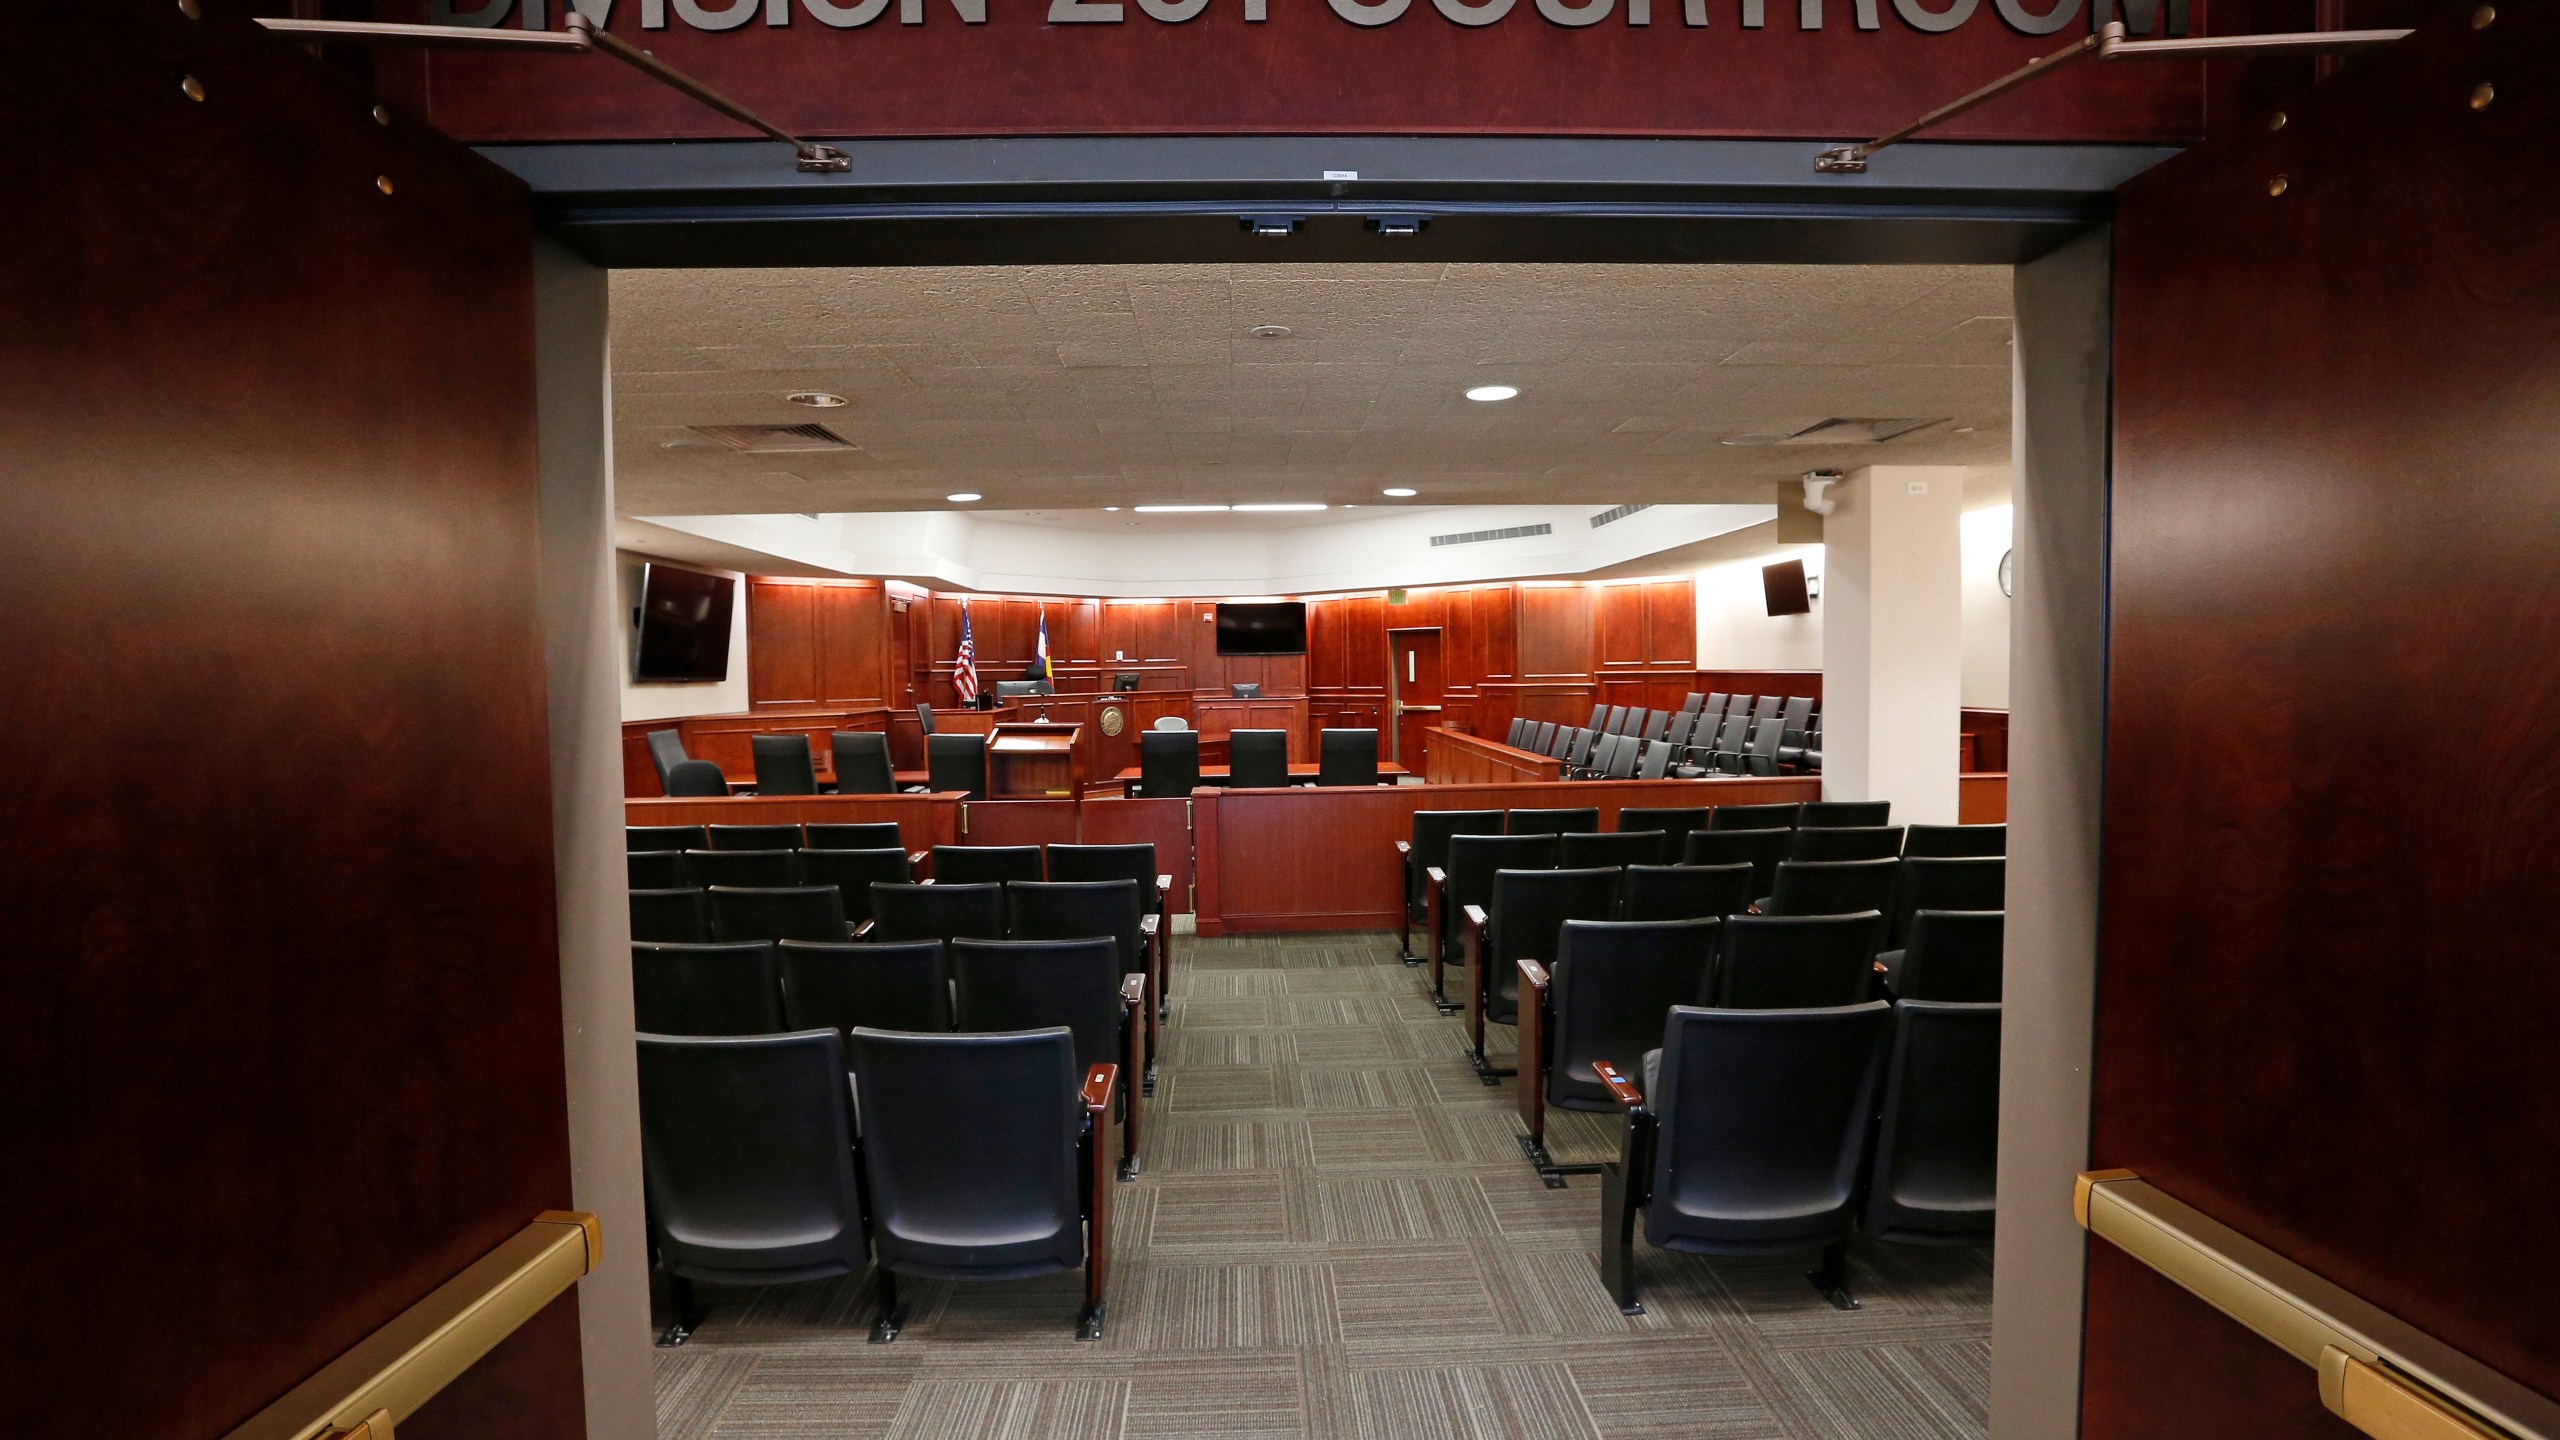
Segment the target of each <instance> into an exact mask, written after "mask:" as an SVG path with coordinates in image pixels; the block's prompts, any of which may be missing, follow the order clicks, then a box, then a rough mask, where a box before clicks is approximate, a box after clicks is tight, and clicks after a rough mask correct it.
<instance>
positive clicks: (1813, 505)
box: [1804, 470, 1840, 515]
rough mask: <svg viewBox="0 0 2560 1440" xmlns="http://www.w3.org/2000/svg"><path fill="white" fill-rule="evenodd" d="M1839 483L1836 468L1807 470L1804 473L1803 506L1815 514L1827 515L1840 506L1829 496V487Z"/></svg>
mask: <svg viewBox="0 0 2560 1440" xmlns="http://www.w3.org/2000/svg"><path fill="white" fill-rule="evenodd" d="M1839 483H1840V472H1839V471H1837V470H1808V471H1806V472H1805V473H1804V508H1806V509H1807V510H1810V511H1812V512H1813V513H1814V514H1816V515H1828V514H1830V513H1831V512H1832V511H1834V510H1836V509H1838V508H1840V502H1839V501H1837V500H1834V499H1832V498H1831V495H1830V490H1831V487H1832V486H1834V485H1837V484H1839Z"/></svg>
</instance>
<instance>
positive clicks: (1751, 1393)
mask: <svg viewBox="0 0 2560 1440" xmlns="http://www.w3.org/2000/svg"><path fill="white" fill-rule="evenodd" d="M1424 973H1427V972H1422V971H1416V970H1410V969H1407V968H1406V967H1405V966H1403V965H1402V964H1400V963H1398V962H1397V960H1396V958H1395V953H1394V942H1393V939H1392V937H1389V936H1386V935H1383V934H1381V935H1368V934H1361V935H1320V936H1249V937H1238V938H1229V939H1220V940H1197V939H1192V938H1190V937H1184V938H1183V939H1182V940H1181V941H1180V942H1179V945H1178V953H1177V963H1176V983H1175V987H1174V989H1175V995H1174V1019H1173V1024H1172V1025H1171V1026H1170V1027H1169V1028H1168V1030H1167V1032H1166V1045H1167V1052H1166V1054H1165V1056H1164V1065H1163V1072H1162V1083H1161V1084H1160V1085H1159V1087H1158V1089H1157V1093H1156V1098H1155V1102H1154V1109H1153V1110H1152V1111H1151V1125H1150V1128H1149V1130H1148V1133H1147V1135H1146V1140H1145V1158H1146V1164H1145V1173H1144V1174H1142V1175H1141V1176H1140V1177H1139V1178H1138V1180H1137V1181H1136V1182H1135V1183H1133V1184H1129V1185H1124V1186H1121V1187H1120V1190H1119V1193H1118V1195H1117V1197H1116V1199H1117V1203H1118V1207H1119V1209H1118V1230H1117V1234H1118V1241H1119V1261H1118V1266H1119V1268H1118V1272H1117V1274H1116V1276H1115V1277H1114V1280H1113V1284H1112V1291H1111V1297H1110V1306H1111V1309H1110V1328H1109V1333H1108V1335H1107V1336H1106V1338H1105V1339H1104V1340H1103V1341H1101V1342H1100V1343H1098V1344H1091V1345H1080V1344H1078V1343H1076V1341H1075V1339H1074V1333H1073V1331H1074V1319H1075V1314H1076V1309H1077V1305H1078V1302H1079V1299H1080V1285H1081V1281H1080V1278H1079V1277H1078V1276H1076V1275H1073V1274H1067V1275H1060V1276H1055V1277H1052V1278H1049V1279H1045V1280H1039V1281H1030V1282H1019V1283H1013V1284H997V1285H966V1286H957V1285H948V1284H936V1283H931V1282H921V1281H919V1282H910V1284H909V1285H907V1286H906V1287H905V1290H906V1293H907V1295H908V1296H909V1297H910V1298H911V1299H912V1301H913V1304H914V1316H913V1319H912V1321H911V1323H910V1324H909V1326H908V1328H907V1330H906V1332H905V1333H904V1335H903V1336H902V1337H901V1338H900V1339H899V1340H898V1342H897V1343H896V1344H894V1345H888V1346H873V1345H869V1344H866V1343H864V1342H865V1338H866V1334H867V1326H868V1323H869V1320H870V1318H871V1314H872V1301H871V1289H870V1284H869V1280H868V1277H863V1278H857V1279H848V1280H843V1281H838V1282H833V1283H829V1284H821V1285H808V1286H799V1287H787V1288H781V1289H775V1290H769V1291H764V1292H752V1291H737V1292H723V1291H717V1290H709V1289H706V1290H705V1291H704V1292H703V1296H704V1298H705V1299H706V1300H707V1301H709V1302H710V1305H711V1311H710V1315H709V1318H708V1319H707V1321H706V1322H705V1323H704V1325H703V1326H702V1328H701V1330H700V1331H699V1332H698V1333H697V1334H696V1335H695V1337H694V1338H693V1339H692V1341H690V1342H689V1343H687V1344H686V1345H684V1346H683V1347H682V1348H680V1349H675V1350H661V1351H659V1352H658V1372H657V1373H658V1418H659V1434H660V1435H661V1436H662V1437H665V1440H705V1437H719V1440H730V1437H738V1440H744V1437H783V1436H791V1437H802V1436H806V1437H818V1436H824V1437H829V1440H839V1437H842V1440H851V1437H871V1436H893V1437H897V1440H925V1437H933V1440H1076V1437H1098V1440H1099V1437H1122V1436H1125V1437H1131V1440H1136V1437H1156V1436H1204V1437H1205V1436H1217V1437H1221V1440H1263V1437H1269V1440H1281V1437H1290V1440H1295V1437H1300V1436H1306V1437H1327V1440H1347V1437H1354V1436H1377V1437H1395V1440H1438V1437H1467V1440H1495V1437H1503V1440H1511V1437H1519V1440H1548V1437H1576V1440H1586V1437H1606V1440H1636V1437H1662V1440H1671V1437H1695V1436H1712V1437H1802V1440H1816V1437H1819V1440H1848V1437H1855V1440H1899V1437H1940V1436H1979V1435H1981V1434H1983V1433H1984V1428H1985V1420H1984V1397H1985V1395H1986V1394H1987V1392H1988V1389H1989V1383H1990V1323H1991V1318H1990V1306H1991V1257H1990V1254H1989V1252H1987V1251H1934V1250H1914V1249H1905V1248H1899V1247H1888V1246H1878V1245H1869V1244H1863V1243H1862V1244H1861V1245H1860V1246H1859V1247H1858V1248H1857V1250H1856V1252H1855V1255H1854V1261H1855V1264H1854V1272H1853V1275H1854V1278H1853V1284H1854V1287H1855V1289H1856V1290H1857V1292H1858V1294H1859V1296H1860V1298H1861V1299H1862V1300H1863V1301H1864V1302H1865V1308H1864V1309H1862V1310H1859V1311H1857V1312H1854V1313H1842V1312H1839V1311H1835V1310H1833V1309H1832V1308H1831V1307H1830V1306H1829V1305H1828V1304H1826V1303H1825V1302H1824V1301H1823V1300H1822V1298H1821V1297H1820V1296H1818V1295H1816V1294H1815V1293H1814V1292H1813V1290H1812V1288H1811V1287H1810V1286H1808V1285H1807V1284H1806V1283H1805V1281H1804V1279H1803V1272H1804V1271H1805V1269H1806V1268H1807V1267H1808V1266H1809V1265H1810V1263H1811V1257H1789V1258H1785V1259H1781V1260H1775V1261H1765V1262H1763V1261H1749V1262H1744V1261H1718V1262H1714V1263H1712V1264H1710V1263H1709V1262H1706V1261H1703V1260H1700V1259H1697V1258H1695V1257H1690V1256H1675V1255H1671V1254H1667V1253H1664V1252H1661V1251H1655V1250H1650V1249H1644V1248H1642V1247H1639V1250H1638V1263H1639V1266H1640V1274H1641V1276H1642V1283H1643V1286H1644V1291H1645V1300H1646V1304H1647V1306H1648V1308H1649V1311H1650V1313H1649V1314H1647V1315H1645V1316H1643V1317H1641V1318H1638V1319H1633V1320H1629V1319H1625V1318H1623V1317H1621V1316H1620V1315H1619V1314H1618V1312H1617V1309H1616V1307H1615V1306H1613V1305H1611V1304H1610V1303H1609V1299H1608V1296H1607V1294H1606V1293H1605V1292H1604V1291H1603V1290H1602V1288H1601V1285H1600V1280H1599V1275H1598V1272H1597V1269H1596V1267H1595V1261H1594V1256H1595V1253H1596V1247H1597V1244H1598V1232H1599V1205H1600V1185H1599V1180H1598V1178H1597V1177H1596V1176H1577V1177H1575V1178H1574V1179H1573V1180H1572V1182H1571V1188H1569V1189H1564V1190H1550V1189H1547V1188H1546V1187H1545V1186H1544V1185H1542V1184H1540V1183H1539V1180H1538V1178H1537V1176H1536V1175H1535V1174H1534V1173H1533V1172H1532V1171H1531V1170H1530V1169H1529V1166H1528V1164H1527V1162H1526V1161H1524V1160H1523V1159H1522V1158H1521V1155H1520V1151H1519V1147H1518V1144H1517V1142H1516V1140H1515V1139H1514V1137H1515V1136H1516V1135H1517V1134H1518V1132H1519V1122H1518V1120H1517V1118H1516V1116H1515V1115H1514V1114H1513V1111H1512V1098H1511V1088H1510V1087H1511V1085H1512V1083H1513V1082H1511V1081H1508V1080H1506V1081H1504V1082H1503V1083H1502V1085H1501V1086H1500V1087H1499V1088H1488V1087H1486V1086H1485V1085H1483V1084H1482V1083H1481V1082H1479V1081H1478V1080H1477V1079H1476V1077H1475V1074H1474V1072H1473V1071H1471V1070H1470V1069H1469V1068H1468V1067H1467V1064H1466V1062H1465V1061H1464V1060H1463V1059H1461V1058H1459V1056H1460V1047H1461V1045H1462V1044H1463V1031H1462V1029H1461V1022H1460V1021H1457V1020H1448V1019H1441V1018H1440V1017H1438V1016H1437V1015H1435V1014H1434V1013H1433V1011H1432V1009H1431V1006H1430V1005H1429V1004H1428V1002H1426V1001H1425V1000H1424V999H1423V998H1422V994H1421V982H1420V980H1419V979H1418V978H1417V977H1419V976H1420V975H1422V974H1424ZM1499 1044H1500V1045H1501V1046H1502V1047H1503V1048H1504V1049H1505V1050H1506V1051H1507V1049H1508V1047H1509V1044H1510V1031H1509V1030H1508V1029H1503V1030H1501V1031H1500V1041H1499ZM1630 1058H1631V1059H1632V1058H1634V1057H1630ZM1506 1063H1507V1061H1506ZM1559 1131H1560V1132H1561V1133H1558V1132H1559ZM1616 1133H1617V1125H1616V1122H1615V1121H1614V1120H1612V1119H1609V1118H1607V1117H1599V1116H1565V1117H1561V1123H1560V1125H1559V1124H1551V1127H1550V1136H1551V1144H1552V1145H1553V1148H1554V1150H1555V1153H1556V1155H1557V1158H1558V1159H1559V1160H1563V1161H1568V1162H1571V1161H1580V1160H1586V1159H1590V1160H1596V1159H1599V1158H1603V1157H1604V1156H1605V1155H1606V1154H1607V1153H1609V1152H1610V1151H1611V1150H1612V1149H1613V1147H1614V1145H1615V1143H1616Z"/></svg>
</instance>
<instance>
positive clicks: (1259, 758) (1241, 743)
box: [1227, 730, 1289, 790]
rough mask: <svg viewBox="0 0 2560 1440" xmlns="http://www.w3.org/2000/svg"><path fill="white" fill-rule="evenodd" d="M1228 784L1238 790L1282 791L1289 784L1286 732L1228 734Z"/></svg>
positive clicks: (1238, 732)
mask: <svg viewBox="0 0 2560 1440" xmlns="http://www.w3.org/2000/svg"><path fill="white" fill-rule="evenodd" d="M1227 784H1228V786H1229V787H1231V788H1233V789H1237V790H1282V789H1286V788H1288V784H1289V732H1288V731H1286V730H1230V731H1228V732H1227Z"/></svg>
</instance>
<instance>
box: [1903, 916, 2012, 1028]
mask: <svg viewBox="0 0 2560 1440" xmlns="http://www.w3.org/2000/svg"><path fill="white" fill-rule="evenodd" d="M2007 920H2008V916H2007V914H2006V913H2005V912H2003V911H1999V910H1920V911H1915V912H1914V913H1913V914H1912V916H1911V925H1910V931H1909V934H1908V936H1907V937H1906V938H1905V939H1904V941H1903V947H1902V948H1901V949H1899V950H1887V951H1886V952H1884V953H1883V954H1881V955H1879V956H1877V957H1876V963H1877V964H1879V965H1882V966H1883V967H1884V985H1885V989H1886V990H1887V991H1888V992H1890V993H1891V994H1892V995H1893V996H1894V997H1895V998H1896V999H1901V1000H1941V1001H1946V1002H1949V1003H1951V1004H1992V1005H1996V1004H1998V1003H2000V973H2001V955H2002V950H2003V942H2004V938H2005V931H2006V928H2007V926H2006V922H2007Z"/></svg>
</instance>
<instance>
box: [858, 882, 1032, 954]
mask: <svg viewBox="0 0 2560 1440" xmlns="http://www.w3.org/2000/svg"><path fill="white" fill-rule="evenodd" d="M854 938H856V939H858V940H868V941H873V942H883V941H909V940H941V941H945V942H948V941H952V940H1001V939H1003V938H1004V887H1003V886H1001V885H882V884H874V885H873V886H872V887H871V924H870V925H869V926H868V927H867V928H863V929H859V930H857V931H856V932H855V937H854Z"/></svg>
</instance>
